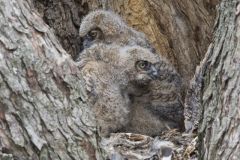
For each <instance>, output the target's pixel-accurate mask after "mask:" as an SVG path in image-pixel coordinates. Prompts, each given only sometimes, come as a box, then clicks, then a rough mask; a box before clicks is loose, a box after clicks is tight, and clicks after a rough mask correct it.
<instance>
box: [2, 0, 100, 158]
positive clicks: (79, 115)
mask: <svg viewBox="0 0 240 160" xmlns="http://www.w3.org/2000/svg"><path fill="white" fill-rule="evenodd" d="M0 11H1V14H0V32H1V33H0V42H1V43H0V159H4V158H5V159H17V160H25V159H33V160H37V159H42V160H43V159H62V160H72V159H101V158H100V157H99V156H101V154H100V152H99V150H98V144H97V140H96V134H95V124H94V121H93V120H92V116H91V114H90V112H89V108H88V106H87V105H86V104H85V102H84V96H83V95H82V92H81V86H82V84H81V77H79V76H78V74H77V73H78V68H77V67H76V65H75V63H74V62H73V61H72V59H71V58H70V56H69V55H68V54H67V53H66V52H65V51H64V50H63V49H62V47H61V45H60V44H59V42H58V40H57V39H56V38H55V36H54V34H53V32H52V31H51V30H50V29H49V27H48V26H47V25H46V24H45V23H44V22H43V20H42V19H41V18H40V17H39V15H38V14H36V12H34V8H33V5H32V2H31V1H27V0H11V1H9V0H1V5H0Z"/></svg>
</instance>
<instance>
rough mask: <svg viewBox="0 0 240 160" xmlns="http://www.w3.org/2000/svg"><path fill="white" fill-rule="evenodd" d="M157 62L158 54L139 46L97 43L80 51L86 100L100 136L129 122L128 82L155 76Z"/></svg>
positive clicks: (130, 108) (80, 64)
mask: <svg viewBox="0 0 240 160" xmlns="http://www.w3.org/2000/svg"><path fill="white" fill-rule="evenodd" d="M157 62H159V59H158V56H157V55H154V54H152V53H151V52H150V51H148V50H147V49H144V48H141V47H138V46H132V47H120V46H117V45H104V44H96V45H93V46H92V47H90V48H88V49H85V50H84V51H83V53H82V54H81V56H80V61H79V66H80V68H81V74H82V77H83V79H84V81H85V89H86V92H87V93H88V103H89V106H91V107H92V109H93V112H94V114H95V117H96V122H97V126H98V127H99V129H100V130H99V133H100V134H101V135H102V136H108V135H109V133H111V132H116V131H122V129H123V128H126V126H127V125H128V124H129V120H130V112H131V110H132V109H134V107H132V106H131V104H132V103H131V102H130V98H129V94H130V93H129V92H130V91H129V89H128V86H130V85H131V84H130V82H133V81H138V82H139V84H141V85H147V84H148V83H149V82H151V81H152V80H153V79H155V78H156V76H157V70H156V68H155V67H154V64H155V63H157ZM140 90H141V89H140ZM131 91H132V92H134V91H133V90H131ZM144 92H145V91H144ZM146 118H147V117H146ZM159 123H161V122H159Z"/></svg>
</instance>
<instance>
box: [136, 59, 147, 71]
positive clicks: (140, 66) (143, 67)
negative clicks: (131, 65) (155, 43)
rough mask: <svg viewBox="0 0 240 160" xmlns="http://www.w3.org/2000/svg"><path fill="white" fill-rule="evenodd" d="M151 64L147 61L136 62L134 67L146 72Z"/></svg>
mask: <svg viewBox="0 0 240 160" xmlns="http://www.w3.org/2000/svg"><path fill="white" fill-rule="evenodd" d="M150 65H151V63H150V62H148V61H137V63H136V67H137V68H138V69H141V70H148V69H149V68H150Z"/></svg>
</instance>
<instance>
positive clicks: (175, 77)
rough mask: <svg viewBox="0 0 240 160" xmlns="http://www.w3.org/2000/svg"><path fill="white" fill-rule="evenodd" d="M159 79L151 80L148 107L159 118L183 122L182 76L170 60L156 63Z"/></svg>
mask: <svg viewBox="0 0 240 160" xmlns="http://www.w3.org/2000/svg"><path fill="white" fill-rule="evenodd" d="M155 67H156V69H157V70H158V73H159V75H158V78H157V80H153V81H151V82H150V90H151V91H150V102H151V105H150V107H148V108H149V109H150V110H151V111H152V113H153V114H156V115H157V116H159V118H163V119H168V120H170V121H174V122H176V123H179V122H180V124H179V125H180V126H182V125H183V124H182V122H183V103H182V101H181V77H180V75H179V74H178V73H177V72H176V70H175V69H174V68H173V66H172V65H170V64H169V63H168V62H165V61H160V62H159V63H156V64H155Z"/></svg>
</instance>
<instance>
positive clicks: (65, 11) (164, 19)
mask: <svg viewBox="0 0 240 160" xmlns="http://www.w3.org/2000/svg"><path fill="white" fill-rule="evenodd" d="M0 2H1V5H0V11H1V12H0V32H1V33H0V42H1V43H0V159H4V158H5V159H20V160H22V159H23V160H24V159H34V160H35V159H63V160H68V159H84V160H85V159H104V158H103V157H104V156H105V155H104V153H103V152H102V151H101V149H100V148H99V144H98V139H97V135H96V129H95V122H94V120H93V119H94V118H93V115H91V112H90V110H89V108H88V106H87V105H86V103H85V99H84V93H83V92H82V89H81V88H82V83H81V77H80V76H79V74H78V72H79V69H78V67H77V66H76V64H75V63H74V61H73V60H72V57H75V56H76V55H77V54H78V52H79V51H80V50H81V41H80V37H79V36H78V28H79V24H80V21H81V19H82V17H83V16H84V15H86V14H87V13H88V12H89V11H91V10H93V9H96V8H104V9H111V10H113V11H115V12H117V13H119V14H120V15H122V17H123V18H124V19H125V20H126V21H127V22H128V24H129V25H131V26H132V27H134V28H136V29H137V30H139V31H142V32H144V33H145V34H146V35H147V36H148V38H149V40H150V41H151V43H152V44H153V45H154V46H155V48H156V49H157V51H158V52H159V53H160V54H162V55H163V56H165V57H166V58H168V59H169V60H170V61H171V62H172V63H173V64H174V65H175V67H176V68H177V70H178V71H179V72H180V74H181V75H182V76H183V79H184V82H185V85H187V84H188V82H189V80H190V79H191V78H192V76H193V75H194V71H195V68H196V66H197V65H198V64H199V62H200V61H201V60H202V58H203V57H204V54H205V52H206V50H207V47H208V45H209V44H210V42H212V45H211V46H210V47H209V50H208V52H207V54H206V56H205V61H204V62H206V63H202V64H201V66H200V68H201V69H203V70H201V71H202V74H203V76H204V77H203V78H204V79H203V81H204V83H203V89H202V90H201V91H202V92H201V94H202V97H203V98H202V99H201V98H200V99H201V100H202V103H201V104H202V107H201V109H202V117H203V118H202V120H201V123H200V131H199V132H200V148H199V150H200V156H201V158H202V159H211V160H212V159H239V157H240V155H239V152H238V151H239V149H240V148H239V143H238V138H239V137H240V135H239V133H240V128H239V127H238V122H239V107H240V99H239V94H240V88H239V87H240V84H239V83H240V80H239V69H240V68H239V64H240V56H239V51H238V47H237V46H238V45H239V44H238V43H239V42H238V36H239V34H238V33H239V31H238V25H239V24H238V21H239V19H238V18H236V17H235V7H236V2H235V1H231V2H228V1H222V2H221V4H220V5H219V8H218V10H219V15H218V17H217V21H216V22H217V23H216V26H215V28H214V31H215V32H214V36H213V37H214V38H213V40H212V34H211V33H212V31H213V22H214V19H215V14H216V13H215V5H216V4H217V3H218V0H195V1H191V0H185V1H163V0H158V1H157V0H146V1H145V0H116V1H115V0H114V1H111V0H102V1H99V0H89V1H85V0H82V1H80V0H32V1H31V0H11V1H9V0H0ZM34 7H35V8H37V10H38V12H39V13H37V12H36V11H35V8H34ZM43 20H44V21H43ZM45 23H47V24H48V25H49V26H50V27H52V29H50V28H49V26H48V25H46V24H45ZM54 34H55V35H54ZM55 36H56V37H55ZM58 41H59V42H58ZM62 47H63V48H64V49H63V48H62ZM65 50H66V51H67V52H66V51H65ZM69 54H70V55H71V56H69ZM223 107H224V108H223ZM194 109H196V108H194Z"/></svg>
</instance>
